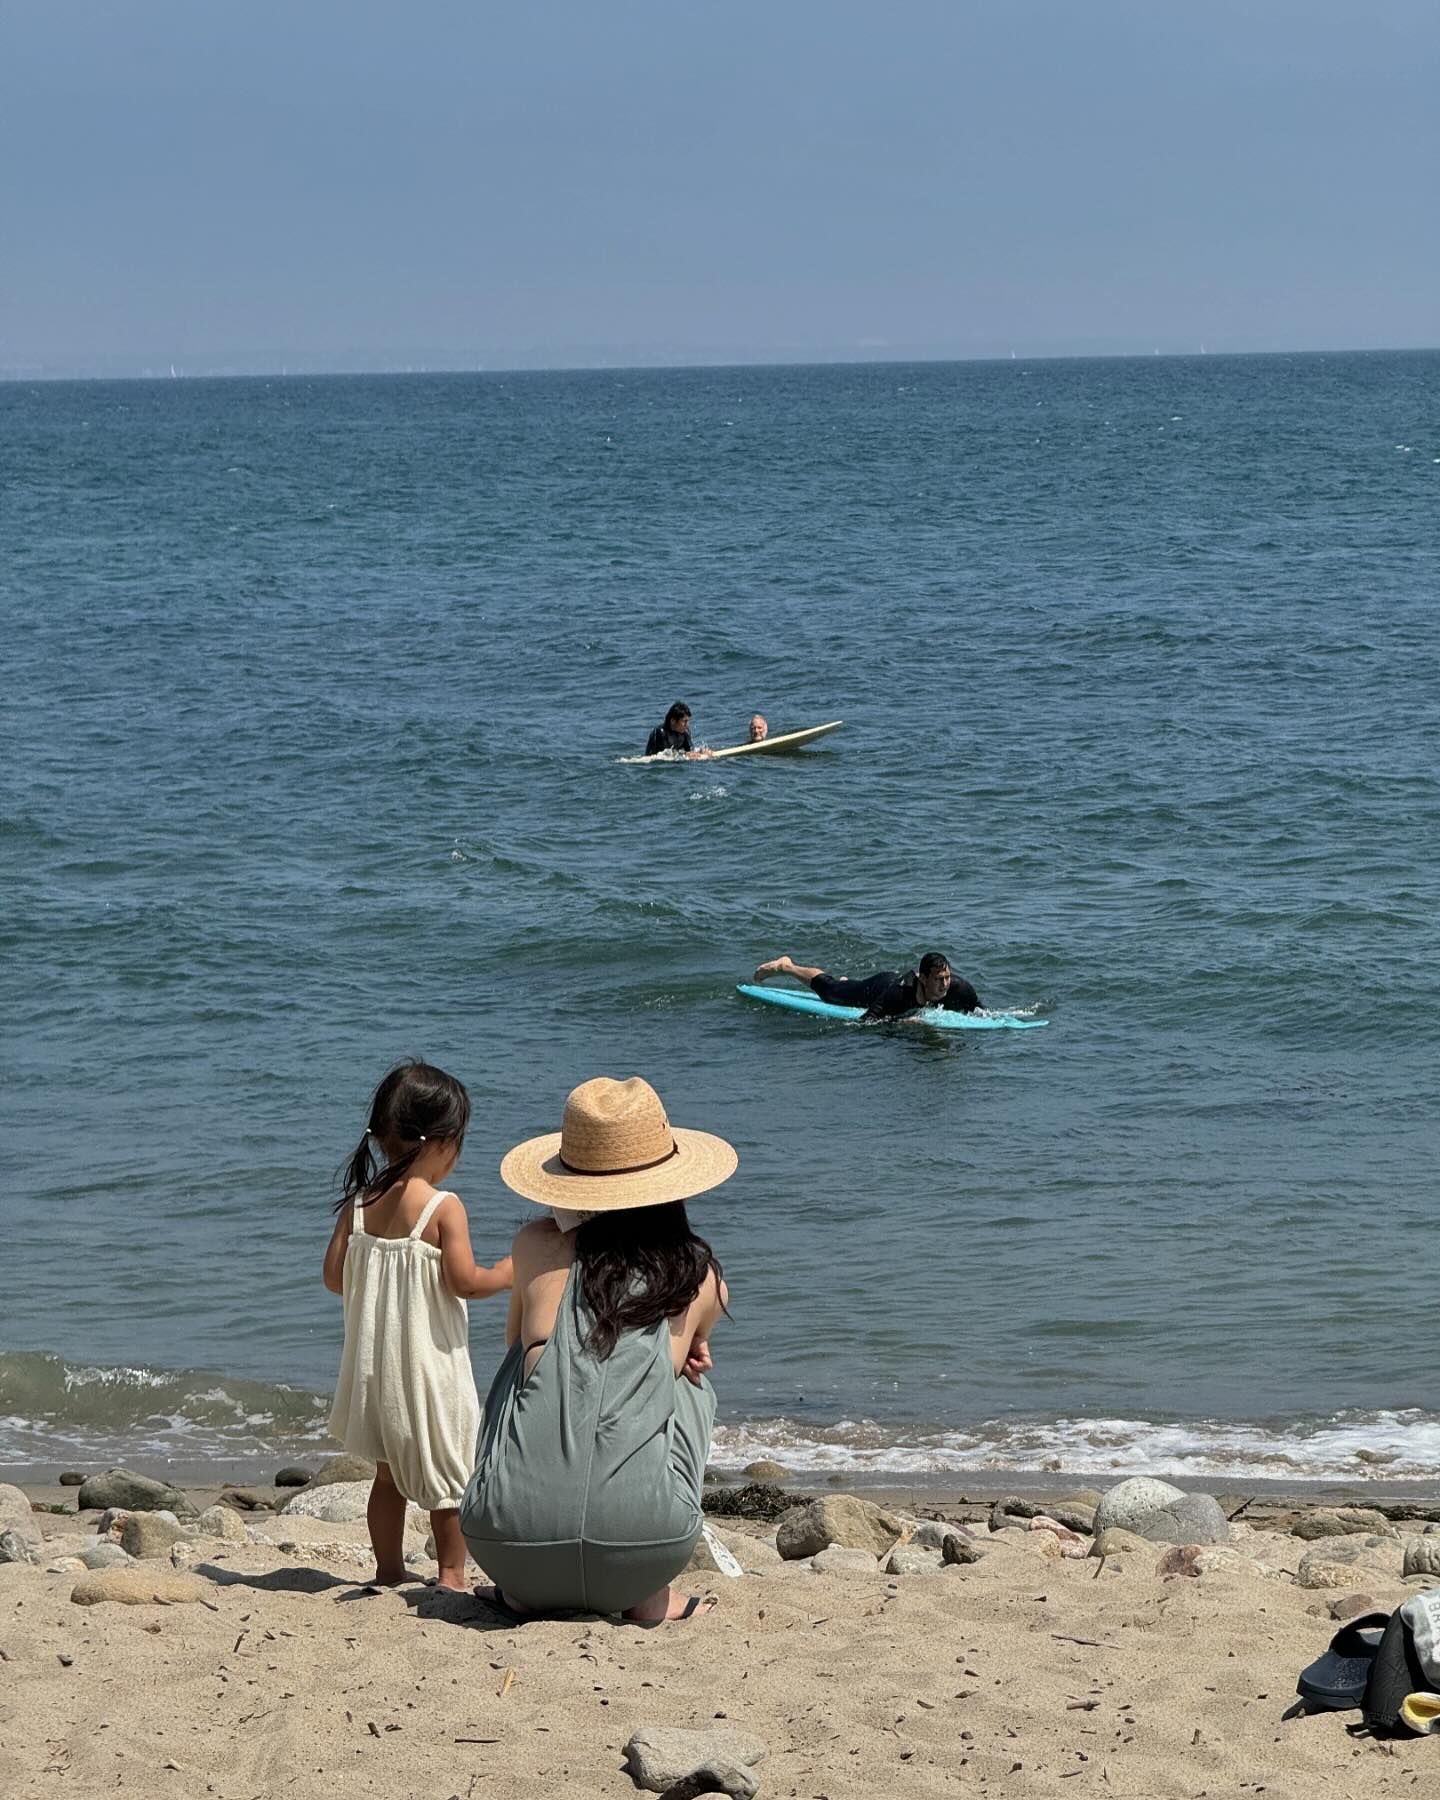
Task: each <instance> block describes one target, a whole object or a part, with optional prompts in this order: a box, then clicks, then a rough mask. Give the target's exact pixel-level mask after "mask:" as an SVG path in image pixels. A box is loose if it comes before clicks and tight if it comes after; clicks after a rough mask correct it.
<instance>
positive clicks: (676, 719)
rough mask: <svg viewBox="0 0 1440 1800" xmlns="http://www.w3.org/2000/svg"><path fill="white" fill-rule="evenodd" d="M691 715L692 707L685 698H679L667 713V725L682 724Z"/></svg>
mask: <svg viewBox="0 0 1440 1800" xmlns="http://www.w3.org/2000/svg"><path fill="white" fill-rule="evenodd" d="M689 717H690V708H689V707H688V706H687V705H686V704H685V702H684V701H683V700H677V701H676V702H675V704H674V705H673V706H672V707H671V708H670V710H669V712H668V713H666V715H665V723H666V724H667V725H680V724H682V723H683V722H684V721H685V720H686V719H688V718H689Z"/></svg>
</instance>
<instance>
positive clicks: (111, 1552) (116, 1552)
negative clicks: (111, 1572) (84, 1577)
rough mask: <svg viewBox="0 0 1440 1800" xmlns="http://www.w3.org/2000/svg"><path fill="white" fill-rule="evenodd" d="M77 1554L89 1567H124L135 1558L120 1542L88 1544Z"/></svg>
mask: <svg viewBox="0 0 1440 1800" xmlns="http://www.w3.org/2000/svg"><path fill="white" fill-rule="evenodd" d="M76 1554H77V1555H78V1556H79V1558H80V1561H81V1562H82V1563H83V1564H84V1566H85V1567H86V1568H87V1569H123V1568H127V1567H128V1566H129V1564H130V1563H131V1562H132V1561H133V1560H134V1559H133V1558H132V1557H131V1555H130V1552H129V1551H128V1550H122V1549H121V1548H120V1546H119V1544H87V1545H86V1546H85V1548H84V1549H83V1550H80V1551H77V1552H76Z"/></svg>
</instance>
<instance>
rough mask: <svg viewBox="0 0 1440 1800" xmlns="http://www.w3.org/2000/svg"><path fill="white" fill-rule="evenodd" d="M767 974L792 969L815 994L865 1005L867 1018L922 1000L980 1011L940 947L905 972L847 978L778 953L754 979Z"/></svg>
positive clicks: (891, 1015) (897, 1012) (894, 1013)
mask: <svg viewBox="0 0 1440 1800" xmlns="http://www.w3.org/2000/svg"><path fill="white" fill-rule="evenodd" d="M771 975H793V976H794V977H795V979H796V981H803V982H804V983H805V985H806V987H808V988H809V989H810V992H811V993H812V994H814V995H815V997H816V999H817V1000H826V1001H828V1002H829V1003H830V1005H831V1006H863V1007H864V1008H865V1017H866V1018H867V1019H899V1018H903V1016H904V1015H905V1014H906V1013H910V1012H914V1011H915V1010H916V1009H917V1008H918V1007H921V1006H938V1007H940V1008H941V1009H942V1010H943V1011H945V1012H962V1013H973V1012H979V1011H981V1005H980V996H979V995H978V994H977V993H976V992H975V990H974V988H973V987H971V985H970V983H969V982H968V981H962V980H961V979H960V977H959V976H958V975H956V974H955V972H954V971H953V970H952V969H951V967H950V963H949V959H948V958H947V957H944V956H942V955H941V954H940V952H939V951H938V950H928V951H927V952H926V953H925V955H924V956H922V957H921V958H920V963H919V967H918V968H914V969H911V970H909V971H908V972H907V973H906V974H904V975H899V974H896V973H895V972H894V971H893V970H890V969H886V970H882V971H881V973H880V974H878V975H867V976H865V977H864V979H863V980H860V981H849V980H846V978H845V977H844V976H842V975H827V974H826V972H825V970H824V969H811V968H807V967H806V966H805V965H804V964H803V963H797V962H796V961H795V959H794V958H793V957H790V956H777V957H775V958H774V959H773V960H772V961H770V962H763V963H761V965H760V967H759V968H758V969H757V970H756V971H755V979H756V981H764V980H766V979H767V977H769V976H771Z"/></svg>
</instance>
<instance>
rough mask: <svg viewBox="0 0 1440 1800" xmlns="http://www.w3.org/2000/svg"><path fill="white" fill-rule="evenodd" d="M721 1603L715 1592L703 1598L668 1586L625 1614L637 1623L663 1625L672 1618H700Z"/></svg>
mask: <svg viewBox="0 0 1440 1800" xmlns="http://www.w3.org/2000/svg"><path fill="white" fill-rule="evenodd" d="M719 1604H720V1602H719V1601H718V1600H717V1599H716V1597H715V1595H714V1594H706V1595H705V1596H704V1597H703V1598H702V1597H701V1596H700V1595H699V1594H677V1593H676V1592H675V1589H674V1588H670V1587H666V1588H661V1590H660V1592H659V1593H658V1594H651V1596H650V1598H649V1599H648V1600H642V1601H641V1602H640V1604H639V1605H638V1606H632V1607H630V1608H629V1610H628V1611H627V1612H626V1613H625V1615H624V1616H625V1617H626V1618H627V1619H632V1620H634V1622H635V1623H636V1624H637V1625H663V1624H666V1623H668V1622H669V1621H671V1620H680V1619H696V1618H700V1617H702V1616H703V1615H704V1614H705V1613H711V1612H714V1610H715V1608H716V1607H717V1606H718V1605H719Z"/></svg>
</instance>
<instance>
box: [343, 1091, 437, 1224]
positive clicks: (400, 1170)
mask: <svg viewBox="0 0 1440 1800" xmlns="http://www.w3.org/2000/svg"><path fill="white" fill-rule="evenodd" d="M469 1123H470V1096H469V1095H468V1094H467V1093H466V1092H465V1089H464V1088H463V1087H462V1086H461V1085H460V1083H459V1082H458V1081H457V1080H456V1079H455V1077H454V1076H453V1075H447V1074H446V1073H445V1071H444V1070H443V1069H437V1068H436V1067H435V1066H434V1064H433V1063H427V1062H402V1063H396V1065H395V1067H394V1068H393V1069H392V1070H391V1071H390V1073H389V1074H388V1075H387V1076H386V1077H385V1079H384V1080H383V1081H382V1082H381V1083H380V1085H379V1087H377V1088H376V1090H375V1096H374V1098H373V1099H372V1100H371V1102H370V1123H369V1125H368V1126H367V1127H366V1130H365V1134H364V1136H363V1137H362V1138H361V1139H360V1143H359V1147H358V1148H357V1149H356V1151H355V1154H354V1155H353V1156H352V1157H351V1158H350V1160H349V1162H348V1163H346V1165H345V1168H344V1171H343V1173H342V1176H341V1181H342V1190H341V1194H340V1198H339V1199H338V1200H337V1201H336V1202H335V1210H336V1212H337V1213H340V1212H344V1210H345V1208H346V1207H347V1206H369V1205H371V1204H372V1202H374V1201H376V1200H378V1199H379V1198H380V1196H381V1195H382V1194H383V1193H386V1192H388V1191H389V1189H391V1188H392V1187H394V1185H395V1183H396V1182H397V1181H403V1180H404V1179H405V1177H406V1176H407V1175H408V1174H409V1173H410V1170H411V1167H412V1165H413V1164H414V1161H415V1158H416V1157H417V1156H418V1155H419V1154H420V1149H421V1146H422V1145H423V1144H425V1143H427V1142H430V1143H434V1142H437V1141H438V1142H443V1143H447V1144H454V1145H455V1147H456V1149H457V1150H458V1149H459V1147H460V1145H461V1144H463V1143H464V1141H465V1128H466V1127H467V1126H468V1125H469ZM377 1144H378V1145H379V1147H380V1149H381V1151H382V1152H383V1153H384V1157H385V1160H384V1163H383V1164H382V1163H381V1162H380V1159H379V1158H378V1157H377V1156H376V1154H375V1148H374V1147H375V1146H376V1145H377Z"/></svg>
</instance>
